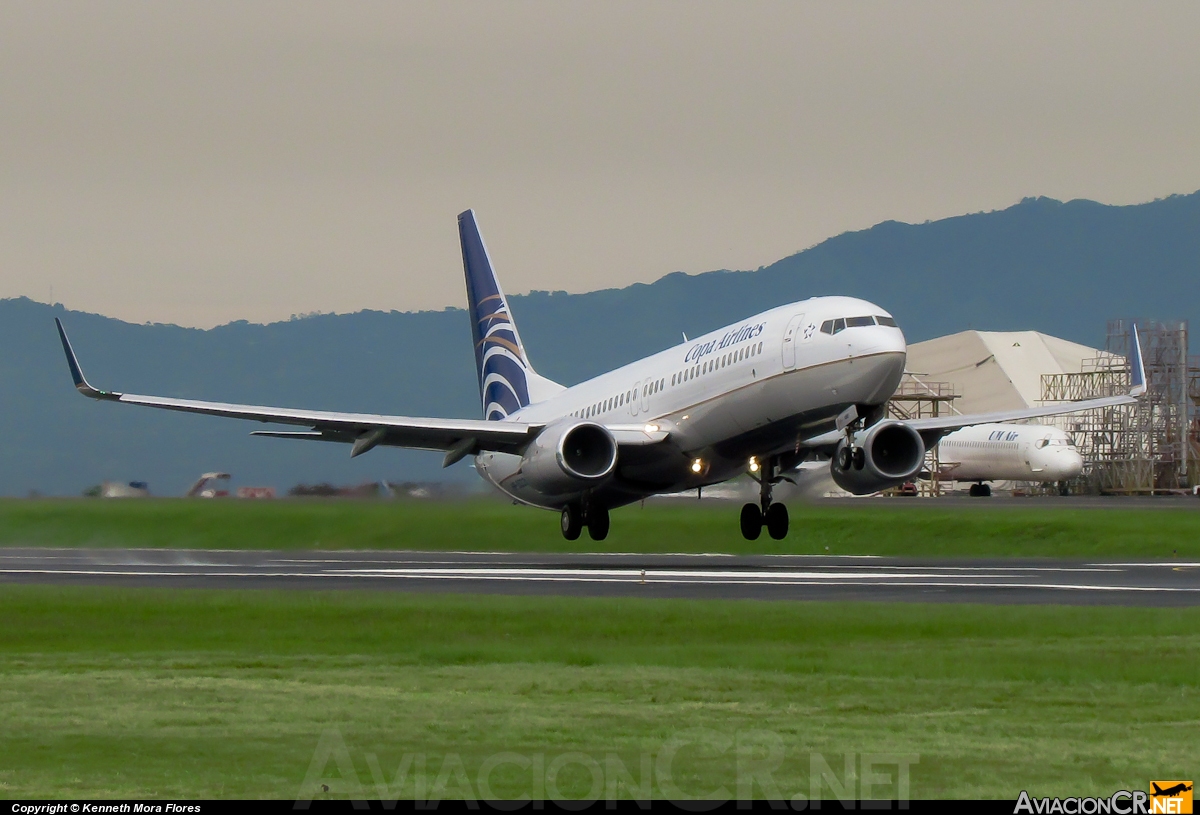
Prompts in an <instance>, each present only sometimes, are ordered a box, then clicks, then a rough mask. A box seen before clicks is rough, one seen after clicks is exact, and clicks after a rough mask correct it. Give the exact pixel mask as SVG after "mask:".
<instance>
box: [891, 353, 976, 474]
mask: <svg viewBox="0 0 1200 815" xmlns="http://www.w3.org/2000/svg"><path fill="white" fill-rule="evenodd" d="M959 396H961V394H960V393H958V392H957V391H956V390H955V388H954V385H953V384H951V383H949V382H925V381H923V380H922V379H921V378H920V377H919V376H917V375H916V374H910V373H905V374H904V378H903V379H902V380H900V387H899V388H897V389H896V392H895V393H894V394H892V398H891V399H890V400H889V401H888V406H887V408H888V416H890V417H891V418H893V419H924V418H926V417H930V416H945V415H947V414H949V413H960V412H961V411H959V410H956V409H955V407H954V400H955V399H957V398H959ZM924 469H925V470H926V471H928V473H929V479H928V480H926V481H918V482H917V494H918V495H921V496H924V497H936V496H939V495H941V494H942V493H943V489H942V481H943V478H942V475H943V474H942V463H941V460H940V458H939V457H938V447H937V446H936V445H935V446H934V448H933V449H932V450H926V451H925V466H924Z"/></svg>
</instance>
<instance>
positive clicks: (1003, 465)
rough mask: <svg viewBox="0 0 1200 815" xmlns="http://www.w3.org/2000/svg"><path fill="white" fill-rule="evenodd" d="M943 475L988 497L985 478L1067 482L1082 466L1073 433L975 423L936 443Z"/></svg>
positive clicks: (1062, 487) (1063, 484)
mask: <svg viewBox="0 0 1200 815" xmlns="http://www.w3.org/2000/svg"><path fill="white" fill-rule="evenodd" d="M938 460H939V463H940V464H941V477H942V478H953V479H954V480H955V481H974V482H976V483H974V484H972V485H971V495H977V496H986V495H991V492H992V491H991V487H989V486H988V485H987V484H985V483H983V482H985V481H1041V482H1042V483H1046V484H1051V483H1055V482H1057V483H1058V484H1059V485H1060V491H1061V492H1062V493H1063V494H1064V495H1065V494H1066V482H1067V481H1070V480H1071V479H1072V478H1074V477H1076V476H1077V475H1079V473H1080V472H1081V471H1082V470H1083V456H1081V455H1079V450H1077V449H1076V448H1075V442H1074V440H1072V438H1071V434H1069V433H1067V432H1066V431H1063V430H1059V429H1058V428H1057V427H1048V426H1046V425H1040V424H977V425H974V426H972V427H964V428H963V429H962V430H956V431H954V432H953V433H950V434H948V435H947V436H946V437H945V438H943V439H942V440H941V441H940V442H939V443H938Z"/></svg>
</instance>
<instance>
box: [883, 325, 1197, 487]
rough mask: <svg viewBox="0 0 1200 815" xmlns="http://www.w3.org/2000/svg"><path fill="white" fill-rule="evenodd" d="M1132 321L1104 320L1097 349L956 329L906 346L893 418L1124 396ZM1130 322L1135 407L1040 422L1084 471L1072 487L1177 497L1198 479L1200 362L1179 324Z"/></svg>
mask: <svg viewBox="0 0 1200 815" xmlns="http://www.w3.org/2000/svg"><path fill="white" fill-rule="evenodd" d="M1132 325H1133V324H1132V322H1130V321H1125V320H1112V321H1109V323H1108V334H1107V339H1106V347H1105V348H1104V349H1099V348H1091V347H1089V346H1086V345H1081V344H1079V343H1075V342H1071V341H1069V340H1064V339H1060V338H1058V337H1054V336H1051V335H1049V334H1043V333H1041V332H1038V331H962V332H959V333H957V334H951V335H948V336H945V337H938V338H936V339H932V340H926V341H925V342H919V343H913V344H912V345H910V346H909V347H908V363H907V374H906V376H905V379H904V382H902V383H901V388H900V390H899V391H898V393H897V397H896V399H895V401H894V403H893V412H894V413H896V414H897V415H909V416H911V415H930V414H931V413H937V412H940V413H946V412H958V413H986V412H989V411H996V410H1005V409H1012V408H1022V407H1037V406H1040V405H1045V404H1050V403H1056V402H1063V401H1072V400H1078V399H1087V398H1094V397H1099V396H1111V395H1115V394H1119V393H1123V392H1125V391H1126V390H1127V389H1128V387H1129V368H1128V364H1127V362H1126V355H1127V353H1128V349H1129V348H1130V346H1131V342H1132ZM1137 325H1138V331H1139V337H1140V341H1141V346H1142V351H1143V357H1144V362H1145V368H1146V378H1147V384H1148V386H1149V390H1148V393H1147V394H1146V395H1145V396H1144V397H1143V398H1142V399H1141V400H1140V401H1139V404H1137V405H1135V406H1121V407H1116V408H1106V409H1104V410H1099V411H1090V412H1086V413H1077V414H1071V415H1066V416H1059V417H1051V418H1047V419H1042V420H1038V421H1039V422H1040V423H1042V424H1051V425H1054V426H1056V427H1059V428H1061V429H1062V430H1065V431H1067V432H1068V433H1070V434H1071V436H1072V438H1073V439H1074V441H1075V444H1076V445H1077V446H1078V448H1079V451H1080V453H1081V454H1082V456H1083V459H1084V471H1083V474H1082V476H1080V478H1079V479H1078V480H1077V481H1078V483H1076V484H1074V485H1073V489H1074V490H1075V491H1079V492H1090V493H1126V494H1129V493H1141V494H1145V493H1156V492H1178V491H1185V490H1190V488H1191V487H1192V485H1194V484H1197V483H1200V478H1198V475H1200V473H1197V469H1200V467H1198V466H1197V465H1200V412H1198V410H1197V405H1198V404H1200V360H1198V359H1197V358H1196V357H1191V356H1189V355H1188V327H1187V323H1186V322H1170V323H1164V322H1156V321H1152V320H1143V321H1138V322H1137ZM930 463H931V464H935V463H936V459H934V460H933V461H931V462H930ZM937 491H938V490H937V489H936V488H935V489H934V492H937Z"/></svg>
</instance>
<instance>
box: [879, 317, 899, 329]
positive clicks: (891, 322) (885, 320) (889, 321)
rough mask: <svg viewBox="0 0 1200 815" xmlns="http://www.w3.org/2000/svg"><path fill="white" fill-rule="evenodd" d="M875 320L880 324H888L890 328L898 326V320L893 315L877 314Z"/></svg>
mask: <svg viewBox="0 0 1200 815" xmlns="http://www.w3.org/2000/svg"><path fill="white" fill-rule="evenodd" d="M875 322H877V323H879V324H880V325H886V326H888V327H889V328H896V321H895V320H893V319H892V318H891V317H884V316H883V315H882V314H876V315H875Z"/></svg>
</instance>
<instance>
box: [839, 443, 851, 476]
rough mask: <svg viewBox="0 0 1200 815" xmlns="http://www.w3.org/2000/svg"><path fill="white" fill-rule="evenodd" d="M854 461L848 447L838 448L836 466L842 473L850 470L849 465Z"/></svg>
mask: <svg viewBox="0 0 1200 815" xmlns="http://www.w3.org/2000/svg"><path fill="white" fill-rule="evenodd" d="M853 461H854V455H853V454H852V453H851V452H850V448H849V447H839V448H838V451H837V466H838V469H839V470H841V471H842V472H845V471H847V470H849V469H850V465H851V464H852V463H853Z"/></svg>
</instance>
